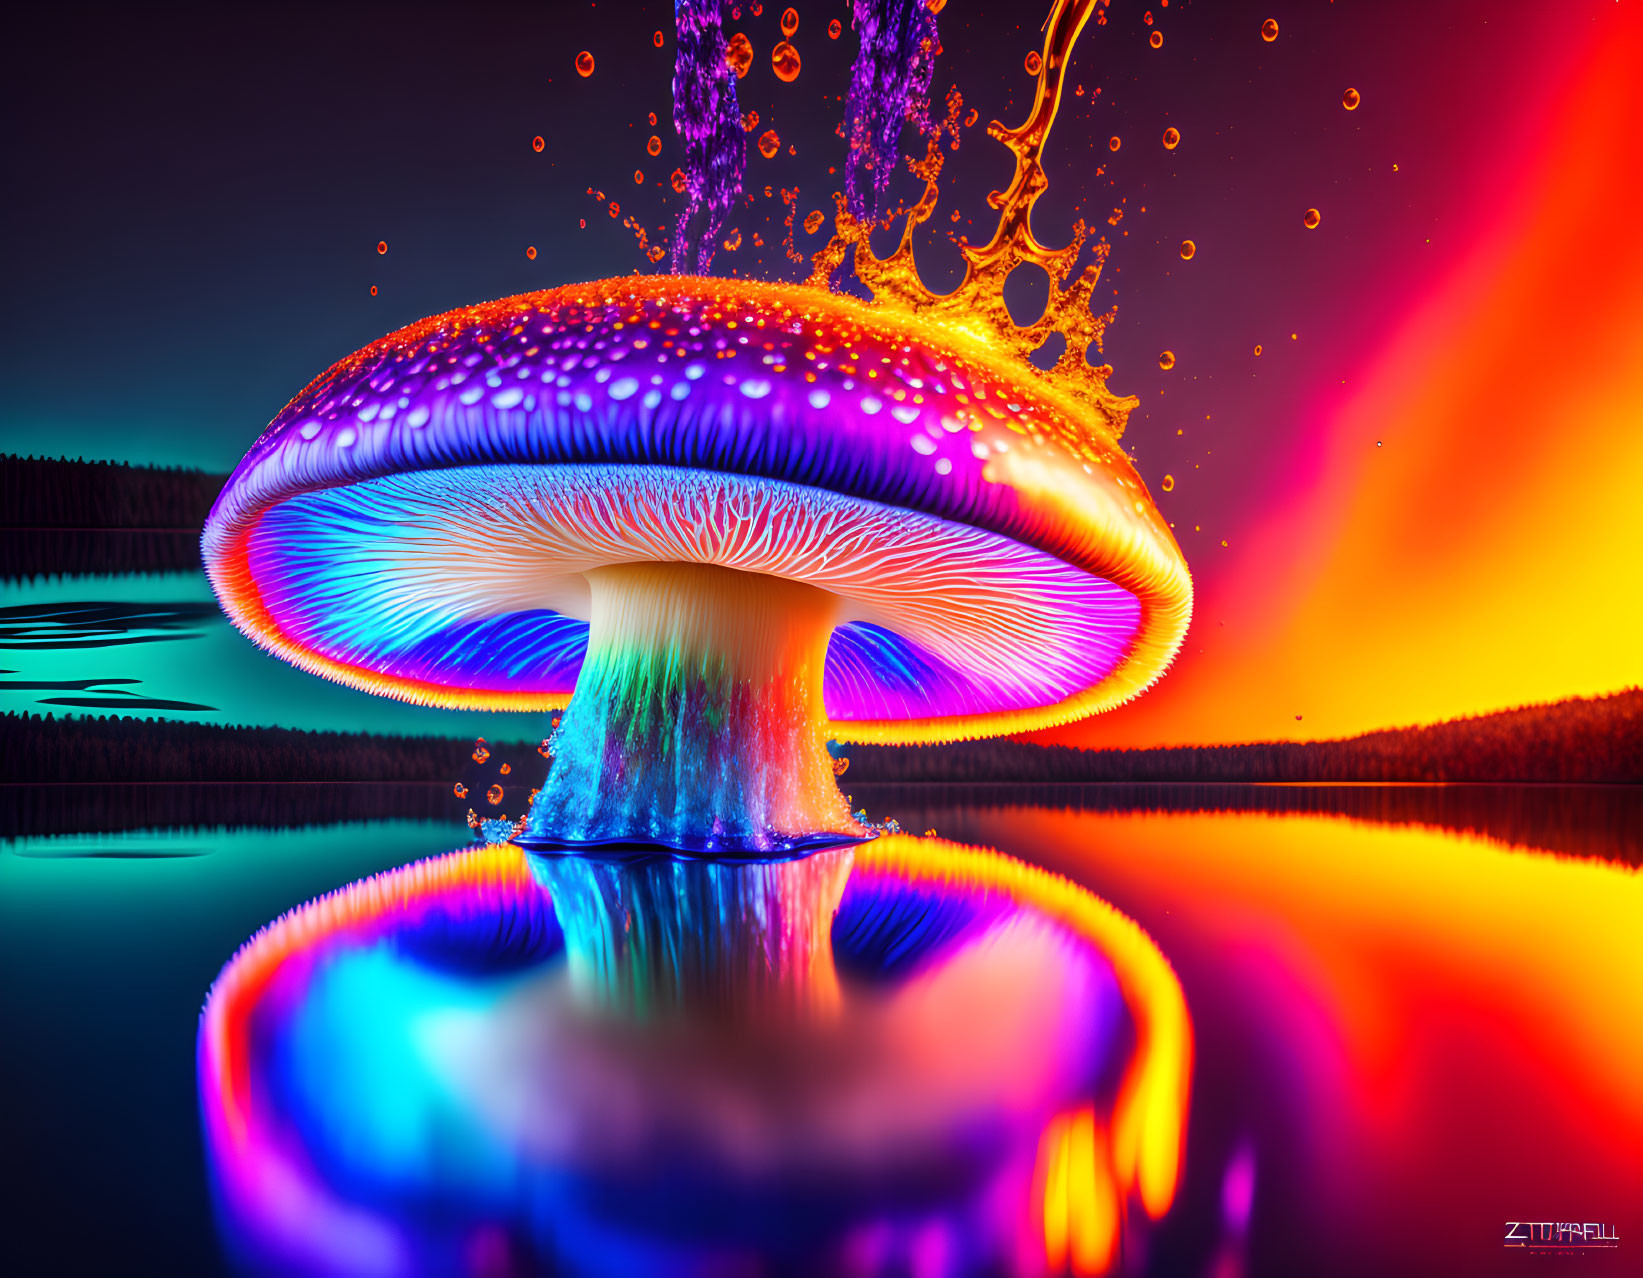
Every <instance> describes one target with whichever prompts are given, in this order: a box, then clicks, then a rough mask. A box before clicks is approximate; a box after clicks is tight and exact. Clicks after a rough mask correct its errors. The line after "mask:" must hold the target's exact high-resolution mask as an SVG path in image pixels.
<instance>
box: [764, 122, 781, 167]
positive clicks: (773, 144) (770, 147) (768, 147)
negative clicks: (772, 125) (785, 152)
mask: <svg viewBox="0 0 1643 1278" xmlns="http://www.w3.org/2000/svg"><path fill="white" fill-rule="evenodd" d="M781 149H782V140H781V139H780V138H779V137H777V136H776V130H775V129H766V130H765V131H764V132H763V133H761V134H760V135H759V154H760V155H762V156H764V158H765V159H767V160H768V159H771V158H773V157H774V156H775V154H776V152H777V151H779V150H781Z"/></svg>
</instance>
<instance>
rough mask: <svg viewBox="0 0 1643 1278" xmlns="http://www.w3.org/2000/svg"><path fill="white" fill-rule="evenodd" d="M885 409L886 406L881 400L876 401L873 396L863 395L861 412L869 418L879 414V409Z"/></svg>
mask: <svg viewBox="0 0 1643 1278" xmlns="http://www.w3.org/2000/svg"><path fill="white" fill-rule="evenodd" d="M883 407H884V404H883V403H882V402H880V401H879V400H877V399H874V398H873V397H872V396H871V395H863V396H862V397H861V411H862V412H864V413H866V414H867V415H868V416H869V417H871V416H873V414H874V413H876V412H878V411H879V409H881V408H883Z"/></svg>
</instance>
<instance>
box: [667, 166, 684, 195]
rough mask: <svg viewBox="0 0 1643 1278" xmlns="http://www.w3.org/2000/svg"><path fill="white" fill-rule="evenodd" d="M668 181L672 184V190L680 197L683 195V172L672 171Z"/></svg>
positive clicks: (679, 170) (681, 170) (680, 170)
mask: <svg viewBox="0 0 1643 1278" xmlns="http://www.w3.org/2000/svg"><path fill="white" fill-rule="evenodd" d="M668 180H669V181H671V182H672V183H673V189H674V190H675V191H677V192H678V193H679V194H680V195H683V194H684V193H685V171H684V170H683V169H674V170H673V176H672V177H671V178H669V179H668Z"/></svg>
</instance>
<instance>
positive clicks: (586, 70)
mask: <svg viewBox="0 0 1643 1278" xmlns="http://www.w3.org/2000/svg"><path fill="white" fill-rule="evenodd" d="M576 74H577V75H579V76H581V77H582V78H583V79H584V80H586V79H587V78H588V77H589V76H590V75H592V74H593V54H591V53H589V52H588V51H587V50H586V49H583V50H582V52H580V53H578V54H577V55H576Z"/></svg>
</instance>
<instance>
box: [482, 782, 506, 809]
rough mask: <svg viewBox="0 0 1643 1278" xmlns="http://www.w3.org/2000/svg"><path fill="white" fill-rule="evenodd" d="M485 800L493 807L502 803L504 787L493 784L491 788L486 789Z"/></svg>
mask: <svg viewBox="0 0 1643 1278" xmlns="http://www.w3.org/2000/svg"><path fill="white" fill-rule="evenodd" d="M485 802H486V803H488V804H490V805H491V806H492V807H493V808H494V807H495V806H496V805H497V804H499V803H501V802H502V787H501V786H499V785H493V786H492V787H491V788H490V789H489V790H487V791H485Z"/></svg>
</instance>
